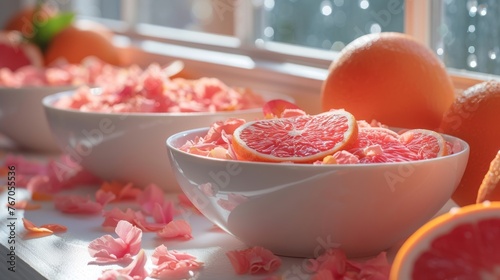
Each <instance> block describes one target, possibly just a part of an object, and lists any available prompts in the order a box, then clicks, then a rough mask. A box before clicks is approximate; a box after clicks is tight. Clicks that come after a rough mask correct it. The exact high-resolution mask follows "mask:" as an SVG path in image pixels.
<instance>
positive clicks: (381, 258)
mask: <svg viewBox="0 0 500 280" xmlns="http://www.w3.org/2000/svg"><path fill="white" fill-rule="evenodd" d="M309 270H310V271H311V272H313V271H314V272H315V273H314V276H313V277H312V280H329V279H373V280H386V279H389V272H390V264H389V262H388V260H387V256H386V253H385V252H382V253H380V254H379V255H378V256H377V257H375V258H373V259H369V260H367V261H364V262H357V261H351V260H348V259H347V257H346V255H345V253H344V252H343V251H342V250H341V249H328V250H327V251H326V252H325V253H324V254H322V255H321V256H319V257H318V258H316V259H311V260H309Z"/></svg>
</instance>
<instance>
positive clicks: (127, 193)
mask: <svg viewBox="0 0 500 280" xmlns="http://www.w3.org/2000/svg"><path fill="white" fill-rule="evenodd" d="M100 190H103V191H108V192H112V193H113V194H114V195H115V196H116V198H115V200H114V201H123V200H133V199H136V198H137V196H138V195H139V194H141V192H142V190H140V189H138V188H134V185H133V184H132V183H127V184H123V183H120V182H118V181H111V182H103V183H102V184H101V188H100Z"/></svg>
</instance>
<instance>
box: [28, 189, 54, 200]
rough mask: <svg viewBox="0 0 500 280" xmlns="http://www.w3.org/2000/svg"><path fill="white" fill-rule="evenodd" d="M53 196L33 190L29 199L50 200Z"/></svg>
mask: <svg viewBox="0 0 500 280" xmlns="http://www.w3.org/2000/svg"><path fill="white" fill-rule="evenodd" d="M53 198H54V197H53V195H51V194H49V193H44V192H38V191H35V192H33V193H31V199H32V200H34V201H50V200H52V199H53Z"/></svg>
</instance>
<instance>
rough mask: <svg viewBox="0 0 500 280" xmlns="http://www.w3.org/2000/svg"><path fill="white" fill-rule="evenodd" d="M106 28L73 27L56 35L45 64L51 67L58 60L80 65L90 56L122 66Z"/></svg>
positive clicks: (47, 53) (46, 53)
mask: <svg viewBox="0 0 500 280" xmlns="http://www.w3.org/2000/svg"><path fill="white" fill-rule="evenodd" d="M103 30H106V28H105V27H102V29H99V28H91V29H87V28H82V27H81V26H77V25H72V26H70V27H68V28H66V29H64V30H62V31H61V32H60V33H58V34H57V35H55V36H54V37H53V38H52V40H51V42H50V43H49V45H48V47H47V49H46V51H45V57H44V58H45V64H46V65H50V64H51V63H53V62H54V61H56V60H58V59H65V60H66V61H67V62H69V63H75V64H77V63H80V62H81V61H82V60H83V59H84V58H86V57H88V56H95V57H98V58H99V59H101V60H103V61H104V62H107V63H110V64H113V65H121V60H120V53H119V49H118V48H117V47H116V46H115V45H114V44H113V41H112V38H111V37H110V36H109V33H108V32H103Z"/></svg>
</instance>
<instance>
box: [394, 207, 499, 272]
mask: <svg viewBox="0 0 500 280" xmlns="http://www.w3.org/2000/svg"><path fill="white" fill-rule="evenodd" d="M499 237H500V202H484V203H480V204H472V205H469V206H465V207H462V208H454V209H452V210H451V211H450V212H449V213H446V214H444V215H441V216H439V217H437V218H434V219H433V220H431V221H429V222H428V223H426V224H425V225H424V226H422V227H421V228H420V229H418V230H417V231H416V232H415V233H414V234H413V235H412V236H410V237H409V238H408V239H407V240H406V241H405V243H404V244H403V246H402V247H401V248H400V249H399V251H398V253H397V254H396V257H395V259H394V262H393V265H392V269H391V276H390V279H391V280H400V279H414V280H420V279H425V280H434V279H436V280H437V279H440V280H441V279H468V280H475V279H478V280H480V279H500V238H499Z"/></svg>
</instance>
